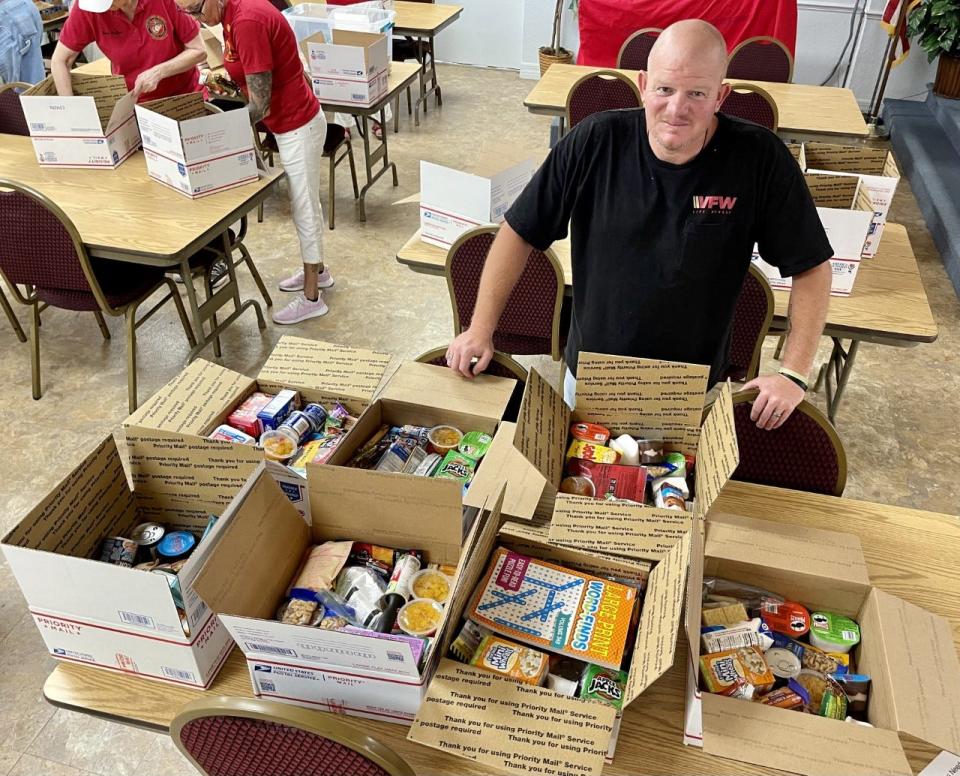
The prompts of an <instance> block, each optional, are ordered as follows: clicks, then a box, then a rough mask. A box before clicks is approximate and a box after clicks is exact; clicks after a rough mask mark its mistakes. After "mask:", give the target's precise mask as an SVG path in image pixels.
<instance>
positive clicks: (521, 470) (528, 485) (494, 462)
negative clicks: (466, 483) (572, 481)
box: [463, 422, 547, 519]
mask: <svg viewBox="0 0 960 776" xmlns="http://www.w3.org/2000/svg"><path fill="white" fill-rule="evenodd" d="M516 430H517V426H516V424H515V423H508V422H504V423H501V424H500V426H499V428H497V433H496V434H494V436H493V442H492V443H491V444H490V448H489V449H488V450H487V454H486V455H485V456H484V457H483V464H482V465H481V466H480V467H479V468H478V469H477V473H476V474H475V475H474V478H473V480H471V482H470V487H469V488H467V493H466V495H465V496H464V498H463V505H464V506H466V507H477V508H479V507H482V506H483V504H484V503H485V502H486V501H487V500H488V499H490V498H491V497H492V496H493V495H494V494H495V493H496V492H497V491H498V490H499V489H500V488H501V487H503V486H504V485H505V486H506V492H505V494H504V498H503V513H504V514H505V515H509V516H510V517H519V518H524V519H529V518H531V517H533V515H534V513H535V512H536V510H537V504H539V502H540V497H541V495H542V494H543V489H544V487H545V486H546V484H547V481H546V480H545V479H544V477H543V475H542V474H541V473H540V472H539V471H537V469H536V468H534V466H533V464H532V463H530V461H528V460H527V459H526V458H524V457H523V455H521V453H520V451H519V450H517V448H516V447H514V445H513V439H514V434H515V433H516Z"/></svg>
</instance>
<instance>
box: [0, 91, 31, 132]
mask: <svg viewBox="0 0 960 776" xmlns="http://www.w3.org/2000/svg"><path fill="white" fill-rule="evenodd" d="M30 86H31V84H28V83H23V82H22V81H13V82H12V83H8V84H4V85H2V86H0V135H23V136H24V137H26V136H28V135H29V134H30V128H29V127H28V126H27V119H26V117H25V116H24V115H23V106H22V105H21V104H20V92H22V91H23V90H24V89H29V88H30Z"/></svg>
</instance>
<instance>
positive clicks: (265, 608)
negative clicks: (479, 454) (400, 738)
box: [195, 464, 461, 722]
mask: <svg viewBox="0 0 960 776" xmlns="http://www.w3.org/2000/svg"><path fill="white" fill-rule="evenodd" d="M326 468H327V467H326V466H321V465H314V464H311V465H309V466H308V467H307V479H308V482H309V487H310V490H311V493H312V498H311V499H310V503H311V504H312V505H313V509H312V514H311V516H310V518H311V519H310V520H309V521H308V522H305V521H304V520H303V519H302V518H301V517H300V515H299V514H298V513H297V511H296V510H295V509H294V507H293V506H292V505H291V504H290V502H289V500H288V499H287V498H285V496H284V494H283V492H282V491H281V490H280V488H278V487H277V484H276V482H274V481H273V479H272V478H271V476H270V474H269V472H268V471H267V470H266V467H265V466H263V465H261V466H260V467H258V468H257V469H256V470H255V471H254V472H253V474H252V475H251V476H250V479H249V481H248V482H247V484H246V485H245V486H244V488H243V490H242V491H241V492H240V494H239V495H238V496H237V499H236V501H235V502H234V510H235V511H234V514H233V518H232V520H231V522H230V524H229V525H228V526H227V527H226V530H225V532H224V535H223V537H222V539H221V541H220V542H219V543H218V545H217V547H216V548H215V550H214V552H212V553H210V554H209V555H208V556H207V557H206V560H205V563H204V566H203V568H202V569H201V570H200V572H199V574H198V577H197V580H196V582H195V587H196V589H197V591H198V593H199V595H200V596H201V597H202V598H203V600H204V601H206V602H207V604H208V605H209V606H210V608H211V609H213V610H214V611H215V612H217V613H218V615H219V616H220V620H221V621H222V622H223V624H224V625H225V626H226V628H227V629H228V630H229V632H230V634H231V635H232V636H233V637H234V639H236V641H237V645H238V646H239V647H240V649H241V650H242V651H243V654H244V657H245V658H246V659H247V663H248V667H249V669H250V674H251V682H252V683H253V687H254V691H255V692H256V693H257V694H258V695H261V696H263V697H273V698H278V699H280V700H285V701H290V702H293V703H296V704H299V705H304V706H310V707H314V708H322V709H323V710H326V711H334V712H341V713H347V714H353V715H358V716H365V717H371V718H374V719H382V720H385V721H388V722H409V721H410V720H411V719H413V714H414V712H415V711H416V709H417V708H418V707H419V705H420V701H421V698H422V696H423V692H424V689H425V685H426V681H427V679H428V677H429V676H430V674H431V673H432V670H433V667H434V666H435V665H436V662H437V659H438V657H437V656H438V653H437V651H436V650H434V651H433V653H432V654H431V655H428V656H427V658H426V662H425V664H424V666H423V668H422V670H421V668H420V667H418V664H417V661H416V660H415V659H414V655H413V652H412V650H411V648H410V646H409V644H406V643H402V642H396V641H388V640H386V639H383V638H378V637H376V636H372V635H371V636H366V635H359V634H348V633H339V632H336V631H326V630H321V629H319V628H308V627H304V626H300V625H288V624H284V623H281V622H279V621H277V620H276V619H275V617H276V612H277V608H278V606H279V605H280V603H281V602H282V601H283V600H284V597H285V593H286V590H287V586H288V585H289V584H290V582H291V581H292V579H293V577H294V575H295V574H296V572H297V569H298V568H299V566H300V562H301V559H302V557H303V553H304V550H306V548H307V547H308V546H310V545H312V544H320V543H323V542H325V541H329V540H353V541H360V542H371V543H373V544H379V545H382V546H386V547H393V548H415V549H421V550H423V551H424V562H425V563H434V562H435V563H441V564H456V563H457V562H458V561H459V559H460V546H461V527H460V515H459V512H458V513H456V514H453V515H451V514H447V515H445V516H444V518H445V519H434V516H433V515H428V514H425V513H424V511H423V509H422V506H421V504H420V501H419V498H418V496H417V494H416V493H414V492H406V491H404V489H403V488H402V487H398V488H397V489H395V490H394V491H393V492H392V494H391V499H390V508H389V509H388V510H384V509H383V508H382V505H381V504H380V502H381V499H382V497H381V494H380V493H378V492H376V491H375V490H366V491H364V492H361V493H357V494H356V495H355V501H354V506H355V509H354V510H352V511H349V510H342V509H329V508H326V509H321V508H320V507H321V506H325V505H326V501H327V493H326V492H325V491H324V490H322V489H321V486H320V484H319V483H318V482H317V478H316V475H317V474H318V473H319V472H321V471H323V470H324V469H326ZM446 622H447V620H444V624H441V626H440V628H439V632H440V633H443V632H444V629H445V627H446V625H445V623H446Z"/></svg>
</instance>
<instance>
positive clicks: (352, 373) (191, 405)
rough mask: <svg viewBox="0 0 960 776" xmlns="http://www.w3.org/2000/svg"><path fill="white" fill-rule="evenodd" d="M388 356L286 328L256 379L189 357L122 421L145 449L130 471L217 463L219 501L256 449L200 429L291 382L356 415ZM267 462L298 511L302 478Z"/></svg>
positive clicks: (256, 458)
mask: <svg viewBox="0 0 960 776" xmlns="http://www.w3.org/2000/svg"><path fill="white" fill-rule="evenodd" d="M389 363H390V356H388V355H386V354H385V353H377V352H374V351H370V350H363V349H359V348H350V347H346V346H343V345H334V344H331V343H327V342H320V341H317V340H309V339H304V338H301V337H291V336H289V335H287V336H283V337H281V338H280V341H279V342H278V343H277V346H276V347H275V348H274V349H273V352H272V353H271V354H270V356H269V357H268V358H267V360H266V362H265V363H264V365H263V368H262V369H261V370H260V373H259V374H258V376H257V378H256V379H253V378H250V377H246V376H245V375H241V374H239V373H238V372H234V371H232V370H230V369H226V368H224V367H222V366H219V365H218V364H213V363H210V362H208V361H204V360H203V359H197V360H196V361H194V362H192V363H191V364H190V365H189V366H187V368H186V369H184V370H183V372H181V373H180V374H179V375H177V377H175V378H174V379H173V380H171V381H170V382H169V383H167V385H165V386H164V387H163V388H161V389H160V390H159V391H157V393H156V394H154V395H153V396H152V397H150V399H148V400H147V401H146V402H144V403H143V404H142V405H141V406H140V407H139V408H138V409H137V411H136V412H134V413H133V414H132V415H131V416H130V417H129V418H127V419H126V420H125V421H124V424H123V426H124V428H123V431H124V436H125V437H126V439H127V441H128V442H132V441H136V442H137V449H138V450H142V451H149V454H148V455H147V454H145V455H142V456H136V457H134V458H133V459H132V460H131V470H132V475H133V478H134V480H137V478H139V477H148V478H149V477H150V476H151V474H152V472H153V471H154V469H155V468H156V467H162V466H164V465H166V464H172V463H176V464H178V465H181V466H184V465H186V466H190V467H194V468H195V470H196V471H197V472H198V473H199V474H198V476H201V477H202V476H203V472H204V469H205V466H206V464H207V462H211V461H212V462H214V463H216V464H217V465H218V466H220V467H221V471H219V472H218V477H219V478H220V481H221V482H222V483H223V484H224V485H225V488H224V489H223V490H222V491H220V493H221V498H222V501H221V503H222V505H223V506H224V507H225V506H226V505H227V504H228V503H229V502H230V500H231V499H232V498H233V495H234V493H235V492H236V490H237V489H239V488H240V487H241V486H242V485H243V484H244V483H245V482H246V480H247V477H249V476H250V473H251V472H252V471H253V470H254V469H255V468H256V466H257V464H258V463H260V461H262V460H263V458H264V453H263V450H262V449H261V448H259V447H254V446H252V445H246V444H238V443H235V442H227V441H221V440H218V439H209V438H208V437H209V435H210V434H211V433H212V432H213V431H214V429H216V428H217V426H219V425H220V424H222V423H224V422H225V421H226V419H227V417H228V416H229V415H230V413H231V412H232V411H233V410H234V409H235V408H236V407H238V406H239V405H240V404H241V403H242V402H243V401H244V400H245V399H246V398H247V397H248V396H250V394H252V393H254V392H255V391H263V392H265V393H270V394H276V393H278V392H279V391H281V390H283V389H285V388H286V389H293V390H295V391H297V392H298V393H299V394H300V397H301V399H302V400H303V401H304V402H319V403H320V404H324V405H329V404H332V403H333V402H340V403H342V404H343V405H344V406H345V407H346V408H347V410H349V411H350V412H351V413H352V414H354V415H360V414H361V413H362V412H363V410H364V409H365V408H366V407H367V405H368V404H369V402H370V400H371V398H372V396H373V394H374V392H375V391H376V389H377V386H378V385H379V384H380V381H381V380H382V378H383V374H384V371H385V370H386V368H387V365H388V364H389ZM271 463H272V464H274V465H273V466H272V467H271V470H272V471H273V472H274V474H275V476H276V477H277V478H278V479H280V480H281V487H283V488H284V490H285V491H286V492H287V495H288V496H289V498H290V499H291V500H292V501H293V502H294V503H295V504H296V505H297V508H298V509H300V510H301V512H302V513H304V514H306V513H307V511H308V505H307V498H308V496H307V487H306V480H305V478H304V477H301V476H300V475H298V474H296V473H295V472H293V471H292V470H290V469H289V468H287V467H285V466H281V465H280V464H276V463H275V462H271ZM228 472H229V473H228ZM231 489H232V490H231Z"/></svg>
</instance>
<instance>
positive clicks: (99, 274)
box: [0, 179, 197, 412]
mask: <svg viewBox="0 0 960 776" xmlns="http://www.w3.org/2000/svg"><path fill="white" fill-rule="evenodd" d="M0 213H3V215H4V222H5V223H4V227H5V231H4V236H3V237H4V239H3V246H2V250H0V277H2V278H3V280H4V282H5V283H6V284H7V285H8V286H9V287H10V288H11V290H12V291H13V293H14V294H15V295H16V297H17V300H18V301H19V302H20V303H21V304H24V305H26V306H28V307H29V308H30V312H31V316H30V317H31V335H32V345H33V347H32V348H31V352H30V358H31V367H32V375H33V398H34V399H39V398H40V396H41V390H40V309H41V305H44V304H45V305H48V306H51V307H60V308H62V309H64V310H77V311H81V312H92V313H94V315H96V316H97V320H98V322H99V323H100V328H101V331H102V332H103V334H104V337H105V338H109V336H110V333H109V331H108V330H107V328H106V325H105V324H104V322H103V317H102V314H106V315H111V316H121V315H122V316H124V318H125V320H126V333H127V391H128V397H129V407H130V412H133V411H134V410H135V409H136V408H137V350H136V343H137V339H136V336H137V335H136V330H137V327H139V326H140V324H141V323H143V322H144V321H146V320H147V319H148V318H149V317H150V316H151V315H153V314H154V313H155V312H156V311H157V310H158V309H159V308H160V307H161V306H162V305H163V304H164V303H165V302H167V301H168V300H170V299H172V300H173V302H174V304H175V305H176V308H177V313H178V314H179V316H180V323H181V324H182V325H183V330H184V333H185V334H186V335H187V341H188V342H189V343H190V346H191V347H193V346H195V345H196V344H197V343H196V339H195V338H194V336H193V330H192V329H191V328H190V323H189V322H188V321H187V316H186V313H185V312H184V309H183V302H182V301H181V299H180V294H179V293H178V292H177V289H176V286H174V285H173V282H172V281H171V280H170V279H169V278H166V277H164V269H163V268H162V267H147V266H143V265H139V264H132V263H129V262H122V261H107V260H104V259H91V258H90V257H89V256H87V252H86V249H85V248H84V245H83V242H82V241H81V239H80V235H79V234H78V233H77V229H76V227H75V226H74V225H73V222H71V221H70V219H69V218H68V217H67V216H66V214H65V213H64V212H63V211H62V210H61V209H60V208H59V207H57V206H56V205H55V204H54V203H53V202H51V201H50V200H49V199H47V198H46V197H45V196H44V195H43V194H41V193H39V192H38V191H34V190H33V189H31V188H28V187H27V186H23V185H21V184H19V183H16V182H14V181H9V180H3V179H0ZM18 285H22V286H24V287H25V289H26V290H25V291H23V292H21V290H20V289H19V288H18V287H17V286H18ZM163 286H166V291H167V294H166V295H165V296H163V297H162V298H161V299H160V301H159V302H157V303H156V304H155V305H154V306H153V307H151V308H150V310H149V312H147V313H146V314H145V315H143V316H142V317H141V318H140V319H139V320H137V310H138V309H139V307H140V305H141V304H142V303H143V302H145V301H146V300H147V299H148V298H149V297H151V296H153V294H154V293H155V292H156V291H158V290H160V289H161V288H162V287H163Z"/></svg>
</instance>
